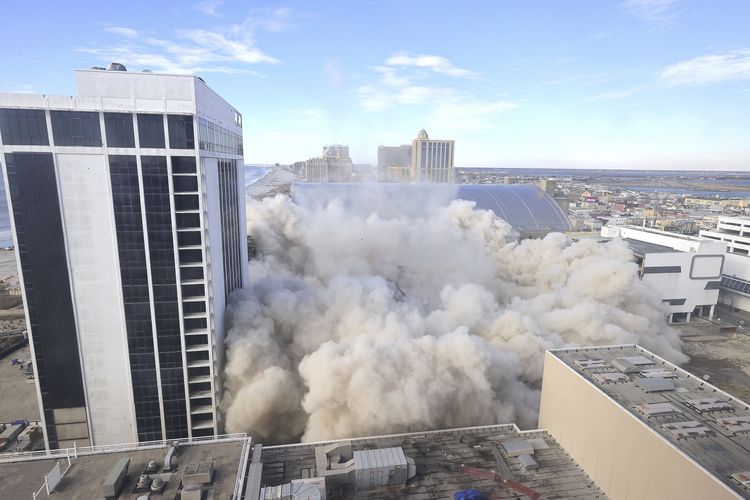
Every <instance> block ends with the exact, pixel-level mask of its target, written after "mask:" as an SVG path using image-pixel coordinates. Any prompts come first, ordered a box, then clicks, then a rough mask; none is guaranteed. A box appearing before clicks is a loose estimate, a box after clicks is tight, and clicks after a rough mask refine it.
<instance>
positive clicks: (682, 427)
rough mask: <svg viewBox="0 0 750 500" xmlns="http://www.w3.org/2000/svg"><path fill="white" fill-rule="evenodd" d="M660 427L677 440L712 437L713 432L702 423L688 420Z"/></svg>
mask: <svg viewBox="0 0 750 500" xmlns="http://www.w3.org/2000/svg"><path fill="white" fill-rule="evenodd" d="M662 427H663V428H664V429H665V430H667V431H669V433H670V434H672V435H673V436H674V437H676V438H677V439H680V438H689V437H706V436H713V435H714V431H712V430H711V429H710V428H709V427H707V426H706V424H704V423H703V422H698V421H696V420H690V421H689V422H676V423H673V424H664V425H662Z"/></svg>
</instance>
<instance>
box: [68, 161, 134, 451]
mask: <svg viewBox="0 0 750 500" xmlns="http://www.w3.org/2000/svg"><path fill="white" fill-rule="evenodd" d="M56 161H57V170H58V179H59V187H60V193H61V198H62V205H63V206H62V208H63V219H64V225H65V231H66V233H67V247H68V262H69V265H70V279H71V286H72V288H73V296H74V307H75V312H76V317H77V323H78V340H79V345H80V350H81V358H82V365H83V371H84V377H85V380H86V394H87V401H88V407H89V408H88V412H89V423H90V426H91V430H92V437H93V439H92V441H93V443H94V444H97V445H102V444H116V443H128V442H132V441H136V440H137V434H136V429H135V416H134V414H133V407H132V394H131V384H130V369H129V362H128V346H127V334H126V332H125V318H124V316H123V309H122V298H121V287H120V282H119V274H120V268H119V264H118V257H117V237H116V234H115V226H114V220H113V214H112V201H111V195H109V191H110V180H109V173H108V170H107V166H106V163H105V159H104V157H103V156H101V155H79V154H57V155H56Z"/></svg>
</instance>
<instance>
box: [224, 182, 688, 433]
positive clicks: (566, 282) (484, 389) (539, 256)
mask: <svg viewBox="0 0 750 500" xmlns="http://www.w3.org/2000/svg"><path fill="white" fill-rule="evenodd" d="M385 201H390V202H394V200H392V199H391V200H381V202H383V203H384V202H385ZM248 230H249V234H250V235H251V236H252V237H253V238H254V240H255V242H256V244H257V246H258V259H257V260H255V261H252V262H251V269H250V276H251V285H250V287H249V288H247V289H245V290H243V291H241V292H238V293H237V294H235V296H234V297H233V302H232V305H231V306H230V309H229V317H228V321H229V324H230V328H229V331H228V334H227V368H226V381H225V389H226V394H225V400H224V402H223V408H224V411H225V412H226V424H227V430H228V431H247V432H249V433H252V435H254V436H257V437H258V438H260V439H265V440H270V441H292V440H295V439H298V438H300V437H301V438H302V439H303V440H306V441H310V440H319V439H328V438H337V437H349V436H357V435H373V434H379V433H386V432H400V431H408V430H421V429H427V428H445V427H455V426H464V425H480V424H491V423H496V422H511V421H517V422H519V423H520V424H521V425H525V426H531V425H534V424H535V421H536V417H537V408H538V399H539V387H540V385H539V384H540V381H541V375H542V360H543V356H542V354H543V352H544V350H545V349H549V348H554V347H561V346H570V345H590V344H596V345H602V344H617V343H631V342H638V343H641V344H643V345H645V346H647V347H648V348H650V349H652V350H654V351H656V352H659V353H660V354H662V355H664V356H666V357H667V358H669V359H671V360H673V361H676V362H683V361H685V360H686V357H685V356H683V355H682V354H681V352H680V340H679V338H678V336H677V333H676V332H675V331H674V330H673V329H671V328H670V327H669V326H667V325H666V324H665V321H664V318H665V317H666V309H665V308H664V306H663V305H662V303H661V301H660V299H659V297H657V296H656V295H654V293H653V292H652V291H651V290H650V289H648V288H647V287H646V286H645V285H644V284H643V283H642V282H641V281H639V279H638V275H637V272H636V271H637V268H636V265H635V264H634V263H633V262H632V259H633V256H632V253H631V251H630V250H629V249H628V248H627V247H626V246H625V245H624V244H622V243H621V242H618V241H615V242H611V243H607V244H601V243H598V242H596V241H580V242H573V241H572V240H570V239H569V238H567V237H565V236H564V235H562V234H550V235H548V236H547V237H545V238H543V239H535V240H523V241H519V240H518V238H517V234H516V233H514V231H513V230H512V229H511V227H510V226H509V225H508V224H507V223H505V222H504V221H503V220H501V219H499V218H498V217H496V216H495V215H494V214H493V213H492V212H490V211H484V210H475V209H474V206H473V204H472V203H469V202H466V201H456V202H453V203H451V204H450V205H448V206H429V205H428V206H425V207H424V210H423V212H422V213H421V214H419V215H413V216H404V215H393V216H389V217H386V216H382V215H379V214H378V213H376V211H375V210H372V211H370V212H369V213H368V212H361V211H358V212H352V211H349V210H347V209H346V208H345V207H344V206H343V205H342V204H341V203H337V202H335V201H334V202H332V203H330V204H327V205H326V206H324V207H319V208H305V207H301V206H299V205H295V204H294V203H292V202H291V201H290V199H289V198H287V197H284V196H277V197H275V198H267V199H265V200H263V201H261V202H254V203H252V204H251V205H250V206H249V208H248Z"/></svg>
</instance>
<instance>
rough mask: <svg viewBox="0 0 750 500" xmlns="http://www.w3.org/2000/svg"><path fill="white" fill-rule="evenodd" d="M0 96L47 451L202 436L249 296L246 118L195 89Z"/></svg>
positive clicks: (103, 81)
mask: <svg viewBox="0 0 750 500" xmlns="http://www.w3.org/2000/svg"><path fill="white" fill-rule="evenodd" d="M76 80H77V83H78V92H79V96H78V97H66V96H47V95H24V94H0V153H2V154H0V163H2V170H3V176H4V180H5V186H6V190H7V194H8V204H9V209H10V213H11V222H12V226H13V239H14V243H15V246H16V252H17V256H18V261H19V262H18V264H19V274H20V280H21V286H22V288H23V296H24V304H25V306H26V321H27V325H28V330H29V335H30V339H31V341H30V345H31V352H32V355H33V357H34V361H35V363H34V371H35V376H36V385H37V395H38V398H39V405H40V410H41V415H42V420H43V423H44V433H45V435H44V437H45V442H46V444H47V446H48V447H49V448H58V447H59V448H65V447H70V446H72V445H73V442H76V443H77V444H78V446H85V445H88V444H94V445H103V444H112V443H127V442H133V441H149V440H160V439H172V438H180V437H188V436H209V435H213V434H216V433H218V432H221V431H222V423H221V421H220V420H219V419H220V416H219V413H218V408H217V406H218V397H219V394H220V391H221V387H220V382H219V378H218V377H219V374H220V372H221V369H222V365H223V356H224V354H223V344H224V342H223V341H224V320H223V318H224V310H225V307H226V299H227V296H228V295H229V293H230V292H232V291H233V290H235V289H236V288H239V287H241V286H242V285H243V283H245V282H246V280H247V265H246V264H247V246H246V245H247V241H246V229H245V203H244V176H243V156H242V118H241V116H240V114H239V113H238V112H237V111H236V110H235V109H234V108H233V107H232V106H230V105H229V104H227V102H226V101H224V100H223V99H222V98H221V97H220V96H219V95H218V94H216V93H215V92H214V91H213V90H211V89H210V88H208V86H206V84H205V83H204V82H203V80H201V79H200V78H196V77H194V76H175V75H160V74H153V73H147V72H144V73H129V72H126V71H125V68H124V67H122V66H121V65H117V64H112V65H111V66H110V70H109V71H105V70H104V69H103V68H101V69H94V70H86V71H76Z"/></svg>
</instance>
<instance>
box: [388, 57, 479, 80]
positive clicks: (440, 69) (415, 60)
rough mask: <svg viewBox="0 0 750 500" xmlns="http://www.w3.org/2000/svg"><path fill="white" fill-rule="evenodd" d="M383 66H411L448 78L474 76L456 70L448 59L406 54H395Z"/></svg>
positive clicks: (467, 72) (474, 74) (465, 71)
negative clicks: (447, 76)
mask: <svg viewBox="0 0 750 500" xmlns="http://www.w3.org/2000/svg"><path fill="white" fill-rule="evenodd" d="M385 64H386V65H387V66H402V67H403V66H413V67H417V68H425V69H429V70H431V71H434V72H435V73H440V74H442V75H449V76H460V77H468V76H476V73H474V72H473V71H469V70H468V69H463V68H458V67H456V66H455V65H454V64H453V63H452V62H450V61H449V60H448V59H446V58H445V57H440V56H431V55H420V56H410V55H408V54H396V55H393V56H391V57H389V58H388V59H387V60H386V61H385Z"/></svg>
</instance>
